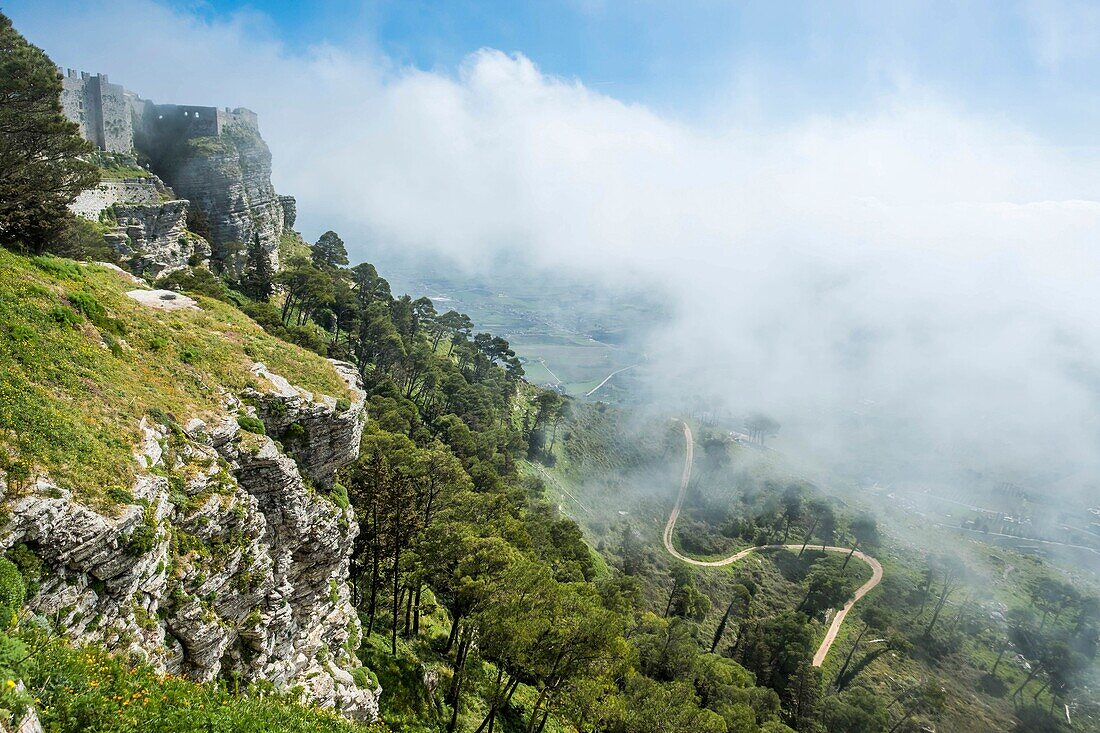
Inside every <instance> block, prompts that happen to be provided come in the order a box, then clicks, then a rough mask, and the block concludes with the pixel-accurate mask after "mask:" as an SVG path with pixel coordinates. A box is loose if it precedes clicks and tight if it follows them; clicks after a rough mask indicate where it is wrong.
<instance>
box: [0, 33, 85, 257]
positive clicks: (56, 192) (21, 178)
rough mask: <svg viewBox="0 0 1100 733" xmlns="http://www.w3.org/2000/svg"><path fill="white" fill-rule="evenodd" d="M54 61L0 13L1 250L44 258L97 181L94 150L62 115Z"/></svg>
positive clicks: (74, 126) (59, 82) (58, 79)
mask: <svg viewBox="0 0 1100 733" xmlns="http://www.w3.org/2000/svg"><path fill="white" fill-rule="evenodd" d="M60 96H61V80H60V78H59V76H58V73H57V67H56V66H54V64H53V62H52V61H50V59H49V57H48V56H46V54H45V53H44V52H43V51H42V50H41V49H40V48H37V47H36V46H32V45H31V44H29V43H27V40H26V39H25V38H23V36H22V35H20V34H19V32H18V31H16V30H15V28H13V27H12V24H11V20H10V19H9V18H8V17H7V16H6V15H4V14H2V13H0V244H2V245H4V246H5V247H10V248H15V249H29V250H31V251H33V252H36V253H40V252H43V251H45V250H46V249H47V247H48V246H49V244H50V243H51V242H52V241H54V240H55V239H56V238H57V236H58V235H59V234H60V233H61V231H62V230H63V229H64V228H65V225H66V223H67V221H68V220H69V219H70V218H71V216H72V215H71V214H70V213H69V210H68V208H67V207H68V205H69V204H70V203H71V202H72V201H73V199H74V198H76V195H77V194H78V193H80V192H81V191H83V190H84V189H86V188H91V187H92V186H94V185H96V183H98V182H99V172H98V170H97V169H96V167H95V166H93V165H91V164H90V163H87V162H84V161H82V160H80V158H79V156H81V155H85V154H88V153H90V152H92V146H91V145H90V144H88V143H87V142H86V141H84V140H82V139H81V138H80V136H79V134H78V130H77V127H76V125H75V124H73V123H72V122H70V121H69V120H67V119H65V116H64V115H63V114H62V113H61V102H60Z"/></svg>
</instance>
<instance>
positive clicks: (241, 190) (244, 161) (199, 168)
mask: <svg viewBox="0 0 1100 733" xmlns="http://www.w3.org/2000/svg"><path fill="white" fill-rule="evenodd" d="M153 160H154V165H155V166H156V167H155V168H154V170H156V171H157V172H158V174H160V175H161V176H163V177H164V178H165V180H167V181H168V182H169V184H170V185H171V186H172V188H173V189H174V190H175V191H176V192H177V193H178V194H179V195H180V196H182V197H183V198H186V199H188V200H189V201H191V204H192V205H193V206H197V207H198V208H200V209H201V210H202V212H203V214H204V216H205V218H206V220H207V232H204V233H205V234H208V238H209V240H210V244H211V246H212V248H213V258H214V259H215V260H217V261H218V262H220V263H223V264H224V266H225V268H226V269H227V270H228V271H230V272H234V273H240V272H241V271H242V269H243V268H244V267H245V265H246V259H245V254H246V251H247V248H248V247H249V246H250V245H251V244H252V243H253V242H254V241H256V239H258V240H259V242H260V246H261V247H262V249H263V251H264V252H265V253H266V256H267V257H268V259H269V264H270V265H271V267H272V269H278V265H279V239H280V237H281V236H282V233H283V230H284V228H285V226H286V220H287V216H286V212H285V210H284V208H283V207H284V202H283V200H281V197H279V196H278V195H277V194H276V193H275V187H274V186H273V185H272V184H271V151H270V150H268V147H267V144H266V143H265V142H264V141H263V138H261V137H260V133H259V131H258V130H256V129H255V128H254V127H251V126H248V125H244V124H230V125H228V126H227V127H226V128H225V129H224V130H223V131H222V132H221V134H219V135H218V136H216V137H197V138H192V139H188V140H184V141H178V142H177V143H176V144H173V145H170V146H167V147H166V148H165V149H164V150H163V151H160V152H158V153H157V154H155V155H153Z"/></svg>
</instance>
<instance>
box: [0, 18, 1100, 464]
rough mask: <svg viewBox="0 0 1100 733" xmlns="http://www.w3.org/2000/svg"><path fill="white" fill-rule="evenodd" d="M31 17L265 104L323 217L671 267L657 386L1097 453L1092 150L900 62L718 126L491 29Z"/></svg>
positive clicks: (297, 176)
mask: <svg viewBox="0 0 1100 733" xmlns="http://www.w3.org/2000/svg"><path fill="white" fill-rule="evenodd" d="M77 12H79V11H77ZM15 15H16V21H17V23H18V22H19V15H18V13H16V14H15ZM78 22H79V23H81V24H86V25H82V26H81V30H80V32H79V33H77V32H76V30H75V29H76V27H77V26H76V25H75V24H76V23H78ZM28 24H29V26H30V27H29V28H28V30H29V31H30V35H31V36H32V39H35V40H38V41H39V42H41V43H43V45H45V46H46V48H47V50H48V51H50V52H51V53H54V54H56V56H57V57H58V60H59V61H63V62H64V63H68V64H70V65H71V64H75V63H80V64H82V65H84V66H86V67H92V68H93V69H95V70H102V71H108V72H110V73H111V74H112V76H113V78H114V79H115V80H117V81H120V82H124V83H125V84H127V85H128V86H130V87H131V88H133V89H135V90H138V91H139V92H141V93H143V94H145V95H146V96H150V97H152V98H155V99H158V100H164V101H168V100H171V101H180V102H189V103H217V104H240V105H245V106H249V107H252V108H254V109H256V110H257V111H259V112H260V114H261V117H260V120H261V127H262V129H263V131H264V134H265V137H266V138H267V140H268V141H269V143H270V144H271V146H272V149H273V151H274V155H275V161H276V172H277V184H278V186H279V188H280V190H282V191H284V192H286V193H291V194H294V195H297V196H298V199H299V211H300V212H302V217H303V220H304V221H305V222H307V224H310V225H313V226H314V227H316V228H317V229H318V230H320V229H321V228H328V227H330V226H331V227H334V228H336V229H337V230H339V231H341V232H342V233H344V234H345V238H346V239H348V240H349V241H352V242H355V241H357V240H358V241H359V242H369V241H384V242H387V243H388V244H392V245H398V246H406V247H430V248H436V249H440V250H443V251H447V252H450V253H453V254H457V255H460V256H463V257H477V256H479V255H481V254H484V253H486V252H492V251H497V250H500V249H522V250H526V251H529V252H531V253H533V256H535V257H537V258H539V260H540V261H541V262H543V263H544V264H546V265H548V266H569V267H576V268H579V269H581V270H583V271H585V272H588V273H592V274H596V275H598V276H601V277H607V278H610V279H615V280H619V279H623V278H632V279H634V280H635V281H636V282H643V283H657V284H659V285H660V286H661V287H663V288H664V289H666V290H667V291H668V292H669V293H670V294H671V295H672V296H673V297H674V298H675V302H676V303H677V305H678V311H677V313H678V316H677V320H676V322H675V324H674V326H673V327H672V328H670V329H669V331H667V332H664V333H662V334H660V337H659V339H658V340H657V342H656V343H655V344H654V348H653V353H654V354H655V355H656V356H657V358H658V366H657V369H656V372H655V373H656V375H657V384H659V385H666V386H667V385H671V389H670V391H672V392H678V393H680V394H685V393H686V394H706V395H718V396H720V397H721V398H722V399H724V400H726V401H728V403H729V404H730V405H731V406H733V407H734V408H737V409H744V410H748V409H766V410H770V411H772V412H774V413H775V414H777V415H778V416H779V417H780V418H781V419H782V420H783V421H784V422H786V423H787V424H788V426H790V429H791V430H793V431H794V432H798V433H799V434H800V435H801V436H802V437H803V439H805V440H806V441H807V442H810V443H813V444H815V445H817V446H818V447H821V448H823V449H828V450H832V451H845V450H849V447H848V445H847V441H848V439H849V438H848V435H847V432H848V431H850V428H848V427H846V421H848V417H847V416H849V415H850V414H851V413H852V412H853V411H862V412H870V413H873V414H875V415H876V416H877V417H876V420H877V421H878V422H877V423H876V424H877V425H878V426H879V428H880V429H882V426H883V425H889V426H890V430H891V431H896V432H892V433H883V432H880V433H879V434H878V435H877V436H876V437H877V440H876V441H873V445H874V446H875V449H876V450H883V451H889V450H895V451H896V452H898V453H903V452H904V453H912V454H913V455H920V456H927V455H931V454H932V453H934V452H937V451H938V452H939V454H942V453H943V452H944V451H946V452H948V453H950V454H952V455H955V456H959V455H960V454H961V455H963V456H964V458H965V459H966V460H967V461H971V462H978V463H980V462H984V461H987V460H988V461H992V462H993V463H996V464H999V465H1014V466H1026V465H1028V464H1034V463H1035V462H1039V461H1046V462H1055V463H1059V462H1061V461H1062V460H1063V459H1072V460H1073V461H1075V462H1077V463H1079V464H1085V463H1087V464H1091V463H1092V462H1093V461H1094V460H1095V458H1096V456H1095V449H1094V446H1095V441H1096V438H1097V417H1098V413H1097V407H1098V405H1097V400H1096V396H1097V385H1098V384H1100V381H1098V380H1100V374H1098V373H1097V370H1096V365H1097V353H1096V348H1097V346H1096V345H1097V344H1100V318H1098V316H1097V314H1098V313H1100V307H1098V306H1100V297H1098V295H1097V292H1098V291H1097V288H1096V283H1097V282H1100V250H1097V248H1096V242H1098V241H1100V203H1098V201H1100V176H1098V175H1097V172H1098V166H1097V162H1098V160H1097V157H1096V156H1095V155H1092V156H1088V155H1082V154H1080V151H1063V150H1061V149H1059V148H1058V147H1056V146H1053V145H1051V144H1049V143H1047V142H1046V141H1044V140H1041V139H1037V138H1035V137H1034V136H1032V135H1030V134H1029V133H1028V132H1027V131H1026V130H1023V129H1019V128H1017V127H1014V126H1013V125H1012V124H1010V123H1008V122H1006V121H1004V120H1001V119H987V118H982V117H977V116H974V115H971V114H967V113H966V112H964V111H962V110H961V108H960V107H959V106H958V105H956V104H953V103H952V101H951V100H947V99H942V98H938V97H937V96H936V95H935V94H934V93H931V92H929V91H928V90H923V89H921V88H920V87H919V85H915V84H908V85H906V87H905V88H904V90H903V91H900V92H897V93H895V94H893V95H892V96H890V97H888V98H883V99H880V100H878V103H877V104H875V105H873V106H872V111H871V112H868V113H864V114H861V115H859V116H849V117H818V118H808V119H803V120H799V121H796V122H794V123H791V124H789V125H787V126H785V127H782V128H778V129H760V128H759V127H755V126H744V127H741V126H738V125H736V124H732V125H729V124H727V125H725V126H723V127H721V128H718V129H715V128H706V127H701V126H693V125H690V124H686V123H683V122H680V121H674V120H670V119H666V118H664V117H662V116H660V115H658V114H656V113H654V112H653V111H651V110H649V109H647V108H645V107H643V106H639V105H631V104H625V103H622V102H620V101H618V100H616V99H614V98H612V97H609V96H606V95H604V94H601V93H598V92H595V91H593V90H592V89H589V88H587V87H586V86H584V85H583V84H582V83H580V82H578V81H574V80H565V79H560V78H554V77H551V76H547V75H546V74H544V73H542V72H541V71H540V70H539V69H538V68H537V66H536V65H535V64H534V63H533V62H532V61H531V60H529V59H527V58H525V57H523V56H520V55H515V56H510V55H506V54H504V53H501V52H498V51H494V50H489V49H483V50H480V51H477V52H475V53H473V54H471V55H470V56H469V58H467V60H466V61H465V63H464V64H463V65H462V67H461V68H460V69H459V70H458V71H457V73H456V74H454V75H448V74H441V73H428V72H424V71H418V70H415V69H407V68H394V67H393V66H392V65H391V64H390V62H389V61H388V60H386V59H385V58H384V57H381V56H380V55H379V54H378V53H377V52H376V51H375V50H374V49H372V48H365V49H359V50H355V49H336V48H317V49H314V50H313V51H312V52H311V53H310V54H309V55H307V56H305V57H296V56H291V55H288V54H287V53H286V52H285V50H284V49H282V48H281V47H280V46H279V44H278V43H276V42H274V41H272V40H271V39H270V38H267V37H265V36H263V35H260V36H259V37H254V34H253V29H254V26H255V23H254V19H253V18H251V17H249V16H238V17H236V18H235V19H233V20H232V21H230V22H228V23H213V24H209V23H202V22H198V21H196V20H194V19H193V18H191V17H188V16H186V15H180V14H178V13H173V12H170V11H168V10H165V9H163V8H161V7H159V6H156V5H152V4H150V3H147V2H141V1H140V0H131V1H130V2H126V3H119V4H114V5H112V6H111V8H109V9H99V10H97V11H96V12H95V13H94V14H92V13H90V12H89V13H88V14H87V15H86V16H84V17H81V16H79V15H75V16H74V15H72V14H70V15H63V16H60V17H55V18H53V19H51V21H50V24H46V23H43V25H41V26H35V24H34V22H33V18H28ZM112 36H117V37H119V38H125V39H126V42H125V43H118V44H103V43H102V42H101V41H100V39H102V38H105V37H112ZM1059 48H1061V49H1063V50H1061V51H1058V52H1057V53H1055V52H1053V51H1052V52H1051V53H1052V54H1053V55H1052V58H1053V57H1054V55H1057V54H1063V55H1064V54H1065V53H1067V52H1066V51H1065V50H1064V49H1065V48H1066V47H1065V46H1059ZM751 86H752V85H747V88H751ZM748 106H751V102H750V103H749V105H748ZM726 119H728V118H726ZM359 254H361V255H364V256H369V252H368V251H367V249H366V247H364V248H363V249H362V250H361V251H360V253H359ZM867 405H873V406H872V407H867ZM895 439H896V441H904V443H903V444H900V445H899V444H894V443H895ZM892 444H893V445H892Z"/></svg>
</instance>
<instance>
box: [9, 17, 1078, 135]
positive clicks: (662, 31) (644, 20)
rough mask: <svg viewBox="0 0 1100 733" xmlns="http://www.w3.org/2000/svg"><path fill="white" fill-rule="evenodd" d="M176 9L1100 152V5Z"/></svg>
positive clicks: (652, 101) (696, 103)
mask: <svg viewBox="0 0 1100 733" xmlns="http://www.w3.org/2000/svg"><path fill="white" fill-rule="evenodd" d="M22 5H23V3H21V2H15V4H14V7H16V8H19V7H21V6H22ZM174 5H175V6H176V7H177V8H179V9H181V10H185V11H189V12H194V13H196V14H198V15H200V16H202V17H205V18H207V19H209V20H216V19H219V18H225V17H227V16H231V15H233V14H235V13H241V12H249V13H259V14H262V15H263V16H265V17H266V18H267V23H268V25H267V27H266V28H265V31H266V32H268V33H271V34H273V35H275V36H276V37H277V38H279V39H280V40H281V41H282V42H284V43H285V44H286V45H287V47H288V49H291V50H292V51H293V50H298V51H304V50H306V49H307V48H308V47H310V46H313V45H316V44H318V43H329V44H333V45H335V46H338V47H341V46H343V47H355V46H363V45H370V46H374V47H376V48H377V49H378V50H380V51H381V52H382V53H384V54H385V56H387V57H388V58H390V59H392V60H393V61H394V62H396V63H398V64H407V65H413V66H416V67H419V68H422V69H426V70H435V71H446V70H453V69H454V68H455V67H456V66H457V65H458V64H459V63H461V61H462V59H463V58H464V57H466V56H467V55H468V54H469V53H470V52H472V51H474V50H476V49H478V48H481V47H490V48H496V49H500V50H503V51H506V52H520V53H523V54H524V55H526V56H527V57H529V58H531V59H532V60H533V61H534V62H535V63H537V64H538V65H539V67H540V68H541V69H542V70H543V71H544V72H547V73H550V74H556V75H560V76H565V77H576V78H578V79H580V80H581V81H583V82H584V83H585V84H586V85H588V86H590V87H592V88H594V89H598V90H600V91H603V92H605V93H607V94H610V95H612V96H614V97H616V98H619V99H623V100H627V101H640V102H643V103H646V104H648V105H651V106H653V107H654V108H656V109H658V110H660V111H661V112H662V113H665V114H670V115H676V116H686V117H698V116H705V115H707V114H708V113H709V112H710V111H711V110H713V109H715V108H727V106H728V105H727V102H728V100H729V98H730V97H737V96H739V95H744V94H748V95H750V96H751V97H752V98H753V99H754V103H753V109H752V110H751V111H752V112H753V113H757V114H760V115H763V116H764V118H765V119H771V118H775V117H777V118H780V119H784V118H787V117H789V116H792V115H805V114H814V113H820V114H837V113H840V114H843V113H845V112H846V111H855V112H858V111H860V110H861V108H862V107H863V105H865V104H866V103H867V101H868V100H871V99H874V98H875V97H876V96H877V95H879V94H881V93H883V92H890V91H893V90H894V89H895V88H897V87H899V86H905V85H920V86H922V87H925V88H928V89H931V90H934V91H935V92H936V93H938V94H943V95H945V96H947V97H950V98H953V99H956V100H959V101H960V102H961V103H962V104H963V105H964V106H966V107H969V108H971V109H972V110H973V111H975V112H976V113H982V114H993V115H1004V116H1006V117H1008V118H1011V119H1014V120H1018V121H1019V122H1020V123H1021V124H1024V125H1027V126H1029V127H1032V128H1034V129H1035V130H1036V131H1037V132H1040V133H1041V134H1044V135H1047V136H1050V137H1052V138H1054V139H1057V140H1059V141H1061V142H1063V143H1068V144H1083V145H1090V144H1092V143H1093V142H1094V136H1095V131H1096V130H1097V129H1100V90H1098V88H1097V86H1098V85H1097V84H1096V81H1097V79H1098V78H1100V4H1098V3H1093V2H1061V1H1058V2H1043V3H1028V2H1004V1H999V2H985V3H981V2H946V3H945V2H938V3H937V2H843V3H822V2H732V1H729V2H720V1H718V0H683V1H681V2H652V1H650V0H634V1H633V2H615V1H614V0H543V1H541V2H526V3H523V2H501V1H499V0H489V1H484V2H475V1H473V0H455V1H453V2H427V1H426V0H381V1H377V2H370V1H364V0H357V1H356V0H331V1H330V2H308V3H302V2H262V1H253V2H241V1H240V0H207V1H205V2H200V3H196V2H190V1H188V2H181V1H179V0H177V2H175V3H174ZM30 12H33V11H30ZM746 78H748V79H751V82H746V81H745V79H746ZM746 83H750V84H751V87H750V88H745V86H744V85H745V84H746ZM741 111H742V112H746V110H744V109H743V108H742V109H741Z"/></svg>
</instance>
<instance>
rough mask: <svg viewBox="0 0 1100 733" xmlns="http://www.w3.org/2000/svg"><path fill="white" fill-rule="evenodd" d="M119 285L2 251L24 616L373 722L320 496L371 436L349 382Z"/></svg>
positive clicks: (233, 326) (291, 352)
mask: <svg viewBox="0 0 1100 733" xmlns="http://www.w3.org/2000/svg"><path fill="white" fill-rule="evenodd" d="M132 288H134V283H133V282H132V281H129V280H127V279H126V278H125V276H123V275H122V274H121V273H115V272H112V271H110V270H109V269H107V268H101V267H95V266H80V265H76V264H75V263H72V262H69V261H65V260H56V259H54V258H38V259H36V260H28V259H26V258H22V257H17V256H14V255H10V254H8V253H0V295H3V296H4V297H0V311H2V312H0V316H2V317H3V321H0V322H3V323H4V324H5V331H4V333H2V334H0V358H2V359H4V360H5V363H6V364H9V365H10V368H6V369H5V370H4V372H3V374H0V489H2V490H3V494H4V506H3V521H4V524H3V532H2V536H0V549H3V550H4V551H5V552H8V553H9V554H12V555H13V556H18V557H19V558H20V567H21V568H23V569H24V570H25V572H26V573H27V574H28V581H29V585H30V586H31V588H33V589H34V592H33V593H32V594H31V596H30V598H29V599H28V603H27V607H28V609H29V610H30V611H32V612H33V613H34V614H35V615H36V616H38V617H39V618H40V619H41V622H42V623H44V624H48V625H51V626H53V627H55V628H57V629H59V630H61V631H63V632H64V633H66V634H68V635H70V636H71V637H73V638H74V639H76V640H78V641H84V642H98V643H102V644H104V645H105V646H107V647H108V648H112V649H120V648H128V649H130V650H131V651H133V652H134V653H136V654H138V655H140V656H142V657H144V658H146V659H148V660H149V661H151V662H152V663H153V664H155V665H156V666H158V667H159V668H161V669H163V670H164V671H166V672H170V673H173V674H181V675H186V676H188V677H191V678H194V679H198V680H208V679H214V678H225V679H236V680H241V681H246V682H247V681H258V680H266V681H269V682H271V683H273V684H274V685H276V686H277V687H279V688H282V689H296V688H297V689H300V690H301V691H302V696H303V698H304V699H307V700H310V701H313V702H315V703H318V704H321V705H324V706H329V707H333V708H335V709H337V710H339V711H340V712H342V713H343V714H345V715H347V716H349V717H354V718H357V719H365V720H373V719H375V718H376V717H377V713H378V694H379V692H380V691H379V690H378V689H364V688H362V687H360V686H359V685H357V684H356V682H355V681H354V679H353V676H352V670H353V666H354V664H355V663H354V662H353V655H352V654H351V653H350V651H349V649H354V648H355V645H356V644H357V642H358V634H359V625H358V620H357V617H356V614H355V611H354V608H353V607H352V606H351V603H350V597H349V589H348V585H347V579H348V558H349V555H350V553H351V549H352V543H353V541H354V539H355V535H356V531H357V524H356V522H355V520H354V516H353V514H352V511H351V509H350V508H349V507H348V505H347V501H346V498H345V497H343V495H342V489H341V488H340V487H339V486H338V485H336V484H335V481H334V478H335V472H336V470H337V469H338V468H340V467H341V466H342V465H344V464H346V463H347V462H349V461H351V460H353V459H354V458H355V456H356V455H357V453H358V449H359V440H360V436H361V433H362V429H363V424H364V422H365V420H366V416H365V411H364V394H363V392H362V390H361V389H360V387H359V384H358V375H357V373H356V371H355V369H354V368H352V367H351V366H350V365H346V364H343V363H339V362H328V361H326V360H323V359H321V358H320V357H317V356H315V355H310V354H308V353H306V352H302V351H301V350H299V349H296V348H295V347H292V346H290V345H288V344H285V343H282V342H279V341H277V340H276V339H273V338H271V337H270V336H268V335H266V334H264V333H263V332H262V331H261V330H260V329H259V328H258V327H256V326H255V325H254V324H251V323H250V322H249V321H248V320H247V319H245V318H243V317H238V316H237V315H235V314H234V312H233V311H232V309H229V308H227V307H225V306H224V305H223V304H219V303H217V302H215V301H205V300H202V301H200V302H198V303H197V304H195V305H191V304H190V303H185V304H181V305H183V307H177V308H171V309H169V310H154V309H153V308H151V307H150V306H149V305H147V304H144V303H148V302H155V299H151V298H147V297H143V298H142V301H143V302H139V301H138V300H136V299H135V298H133V297H130V295H129V294H128V291H129V290H130V289H132ZM141 292H143V293H146V294H148V291H141ZM164 297H170V294H165V296H164ZM169 334H176V339H177V341H176V342H168V341H167V339H166V336H167V335H169ZM260 358H262V359H264V362H263V363H261V362H260V361H259V359H260ZM265 363H266V364H267V366H265ZM268 366H271V369H269V368H268ZM276 370H283V371H286V372H287V373H288V374H289V375H290V377H291V378H293V379H294V381H302V382H307V383H308V386H309V389H305V388H302V387H296V386H293V385H292V384H291V381H289V380H288V379H286V378H284V377H283V376H280V375H279V374H278V373H277V371H276ZM173 380H174V382H177V383H183V384H182V386H181V385H180V384H175V383H173ZM323 392H329V393H331V396H330V395H325V394H323ZM129 426H132V428H131V429H127V428H128V427H129ZM284 446H286V448H285V449H284ZM288 453H290V454H291V455H293V457H291V455H288ZM28 558H29V560H28ZM364 677H368V678H369V675H360V676H359V677H358V679H360V681H362V679H363V678H364Z"/></svg>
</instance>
